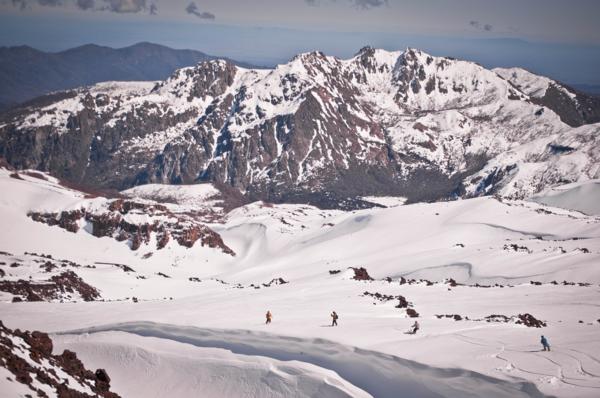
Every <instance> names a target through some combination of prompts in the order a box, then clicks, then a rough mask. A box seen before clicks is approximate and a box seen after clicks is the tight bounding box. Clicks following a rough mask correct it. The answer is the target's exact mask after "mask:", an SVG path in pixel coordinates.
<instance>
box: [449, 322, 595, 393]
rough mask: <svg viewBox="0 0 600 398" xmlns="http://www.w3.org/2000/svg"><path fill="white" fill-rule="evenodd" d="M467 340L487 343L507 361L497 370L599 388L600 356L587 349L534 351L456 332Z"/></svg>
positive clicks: (492, 355) (456, 335)
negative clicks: (587, 352) (587, 351)
mask: <svg viewBox="0 0 600 398" xmlns="http://www.w3.org/2000/svg"><path fill="white" fill-rule="evenodd" d="M453 336H454V337H455V338H456V339H458V340H460V341H462V342H464V343H467V344H471V345H477V346H482V347H488V348H489V349H490V350H493V352H492V353H491V354H490V357H492V358H495V359H498V360H499V361H502V362H503V363H504V364H505V365H504V366H503V367H497V368H496V370H498V371H502V372H508V373H511V372H513V371H518V372H521V373H524V374H529V375H532V376H534V377H537V379H538V381H540V382H545V383H551V384H554V383H556V382H559V383H563V384H565V385H569V386H575V387H580V388H586V389H598V390H600V360H598V359H597V358H595V357H593V356H591V355H589V354H586V353H585V352H582V351H579V350H575V349H572V348H562V347H561V348H558V349H556V348H554V349H553V350H552V351H549V352H544V351H541V350H540V351H535V350H526V349H519V348H518V347H515V348H508V347H507V345H506V344H505V343H504V342H501V341H491V340H484V339H481V338H477V337H473V336H466V335H464V334H458V333H456V334H453Z"/></svg>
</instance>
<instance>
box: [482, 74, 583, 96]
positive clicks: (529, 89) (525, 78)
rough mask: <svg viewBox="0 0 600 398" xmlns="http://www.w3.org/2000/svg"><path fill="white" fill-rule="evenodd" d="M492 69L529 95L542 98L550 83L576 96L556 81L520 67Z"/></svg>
mask: <svg viewBox="0 0 600 398" xmlns="http://www.w3.org/2000/svg"><path fill="white" fill-rule="evenodd" d="M492 70H493V71H494V72H495V73H497V74H498V75H499V76H501V77H502V78H503V79H505V80H507V81H509V82H510V83H511V84H513V85H514V86H515V87H517V88H518V89H519V90H521V91H522V92H523V93H525V94H527V95H529V96H530V97H534V98H543V97H544V96H545V95H546V92H547V91H548V88H549V87H550V85H554V86H557V87H559V88H560V89H561V91H563V92H564V93H565V94H567V95H569V96H570V97H571V98H573V99H575V97H576V96H575V93H572V92H571V91H569V90H567V89H566V88H564V87H562V86H560V85H559V84H558V83H557V82H556V81H554V80H552V79H548V78H547V77H544V76H540V75H536V74H534V73H531V72H529V71H527V70H525V69H522V68H494V69H492Z"/></svg>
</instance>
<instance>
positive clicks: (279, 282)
mask: <svg viewBox="0 0 600 398" xmlns="http://www.w3.org/2000/svg"><path fill="white" fill-rule="evenodd" d="M286 283H289V282H287V281H286V280H284V279H283V278H273V279H271V281H270V282H268V283H263V286H264V287H270V286H272V285H285V284H286Z"/></svg>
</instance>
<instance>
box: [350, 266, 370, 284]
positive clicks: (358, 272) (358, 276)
mask: <svg viewBox="0 0 600 398" xmlns="http://www.w3.org/2000/svg"><path fill="white" fill-rule="evenodd" d="M351 268H352V269H353V270H354V277H353V278H352V279H354V280H357V281H372V280H373V278H371V276H370V275H369V273H368V272H367V270H366V269H365V268H363V267H360V268H354V267H351Z"/></svg>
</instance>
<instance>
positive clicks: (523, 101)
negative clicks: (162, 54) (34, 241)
mask: <svg viewBox="0 0 600 398" xmlns="http://www.w3.org/2000/svg"><path fill="white" fill-rule="evenodd" d="M524 76H525V77H527V79H529V80H532V79H533V81H535V82H537V85H538V86H539V85H540V84H543V83H544V82H546V80H548V79H545V78H542V77H539V76H535V75H533V76H531V74H527V75H526V74H525V73H513V74H511V73H509V72H506V71H501V70H496V71H492V70H487V69H485V68H483V67H481V66H479V65H477V64H475V63H472V62H466V61H460V60H455V59H451V58H444V57H433V56H431V55H429V54H426V53H424V52H422V51H419V50H416V49H407V50H405V51H398V52H388V51H384V50H378V49H373V48H370V47H367V48H363V49H361V51H359V53H358V54H357V55H356V56H355V57H353V58H350V59H347V60H341V59H338V58H335V57H330V56H326V55H325V54H322V53H320V52H311V53H304V54H300V55H298V56H296V57H294V58H293V59H292V60H291V61H290V62H289V63H287V64H283V65H279V66H278V67H277V68H275V69H273V70H254V69H244V68H241V67H238V66H235V65H234V64H232V63H230V62H228V61H224V60H217V61H208V62H203V63H200V64H198V65H197V66H195V67H190V68H183V69H180V70H178V71H176V72H175V73H174V74H173V75H172V76H171V77H170V78H168V79H167V80H165V81H162V82H158V83H150V82H148V83H145V82H138V83H116V82H107V83H100V84H97V85H95V86H91V87H87V88H81V89H77V90H72V91H68V92H62V93H57V94H55V95H53V96H50V97H42V98H39V99H38V100H37V101H36V103H35V104H32V105H30V106H27V107H23V108H19V109H15V110H13V111H11V112H9V113H5V114H3V115H2V116H0V156H2V157H4V158H6V160H7V161H8V163H10V164H11V165H13V166H15V167H17V168H32V169H39V170H43V171H47V172H51V173H53V174H54V175H58V176H60V177H62V178H64V179H67V180H69V181H72V182H76V183H79V184H86V185H89V186H93V187H100V188H116V189H119V190H121V189H125V188H129V187H132V186H136V185H141V184H148V183H169V184H190V183H197V182H213V183H218V184H223V185H224V186H228V187H231V188H232V189H233V190H237V191H239V192H241V193H242V194H243V195H244V196H245V197H246V198H247V199H248V200H254V199H264V200H268V201H275V202H304V203H313V204H317V205H320V206H323V207H361V206H364V205H365V204H364V203H363V202H361V201H360V200H358V199H356V198H357V197H359V196H366V195H399V196H405V197H407V198H408V199H409V201H422V200H426V201H429V200H440V199H446V198H452V197H470V196H478V195H485V194H499V195H500V196H505V197H510V198H523V197H527V196H530V195H532V194H534V193H537V192H539V191H541V190H543V189H544V188H547V187H550V186H553V185H556V184H558V183H566V182H573V181H578V180H581V179H591V178H598V173H599V172H600V171H599V170H598V168H597V166H595V165H596V164H597V161H598V158H599V156H600V154H599V153H598V152H599V151H598V147H599V145H598V143H597V140H598V131H600V126H599V125H596V124H584V125H582V124H583V123H587V122H589V121H594V120H595V119H594V117H595V116H594V115H595V113H594V112H597V109H600V107H598V108H595V106H596V105H595V103H594V102H593V100H591V99H590V100H588V99H582V98H584V97H582V95H581V94H576V93H573V92H571V91H569V90H570V89H568V88H565V87H563V86H561V85H560V84H559V83H557V82H551V84H549V83H548V84H547V89H546V90H545V91H544V92H543V93H541V91H540V90H538V91H537V92H533V91H531V90H528V87H529V86H527V84H525V83H524V81H525V78H524ZM536 79H537V80H536ZM543 79H545V80H543ZM529 80H527V81H529ZM540 82H542V83H540ZM557 96H558V97H560V98H559V100H555V99H554V98H555V97H557ZM586 98H587V97H586ZM586 101H587V102H586ZM561 104H567V105H568V106H567V105H561ZM588 108H589V109H591V110H588ZM563 109H564V110H565V111H564V113H563V112H562V110H563ZM574 109H575V111H574ZM578 126H579V127H578Z"/></svg>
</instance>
